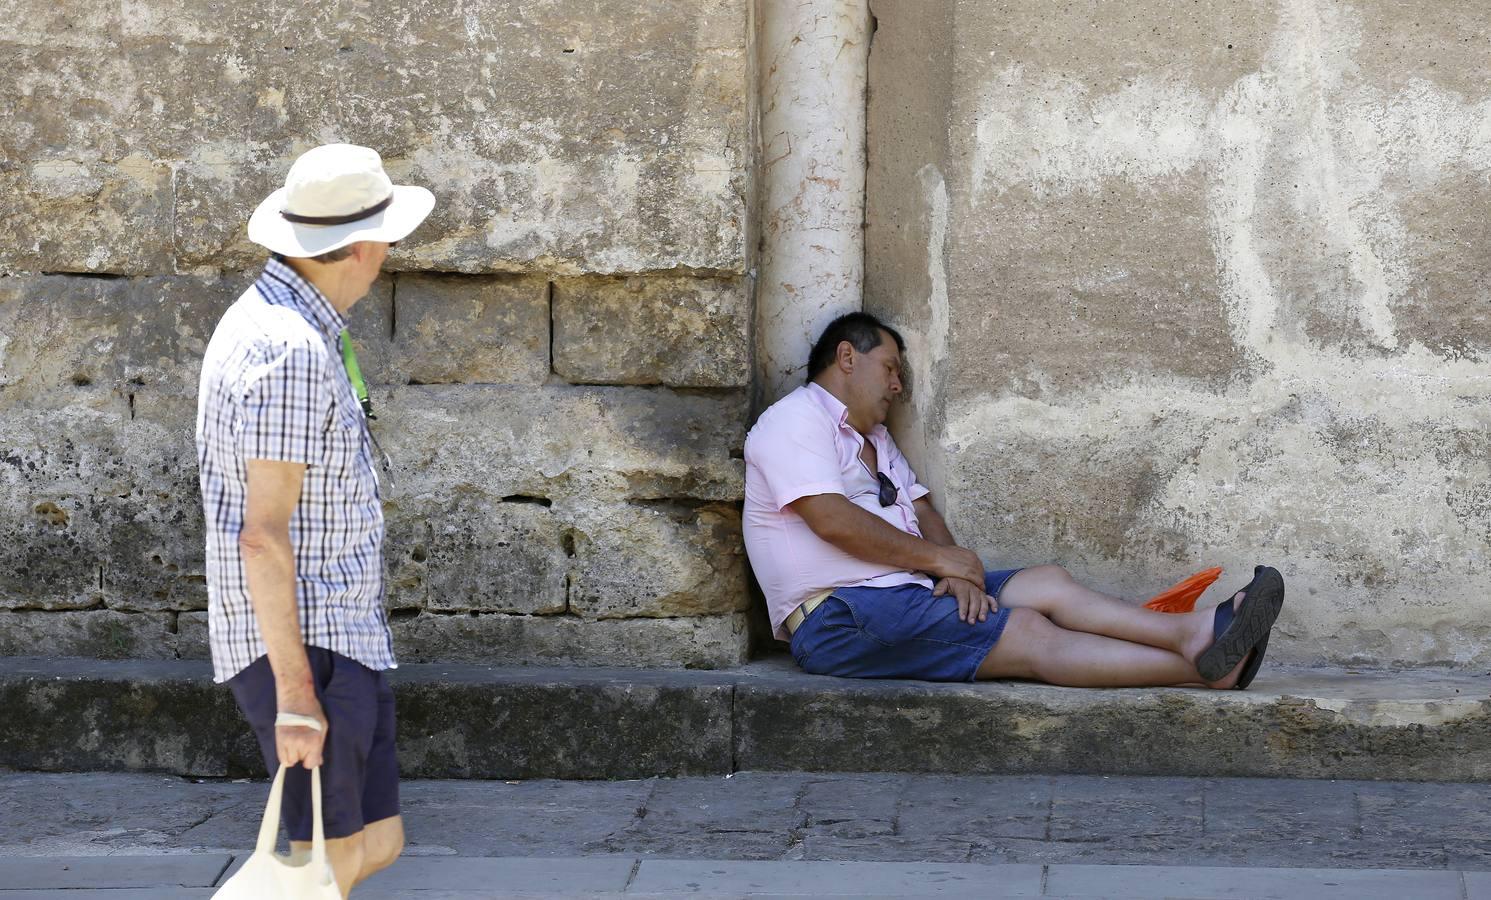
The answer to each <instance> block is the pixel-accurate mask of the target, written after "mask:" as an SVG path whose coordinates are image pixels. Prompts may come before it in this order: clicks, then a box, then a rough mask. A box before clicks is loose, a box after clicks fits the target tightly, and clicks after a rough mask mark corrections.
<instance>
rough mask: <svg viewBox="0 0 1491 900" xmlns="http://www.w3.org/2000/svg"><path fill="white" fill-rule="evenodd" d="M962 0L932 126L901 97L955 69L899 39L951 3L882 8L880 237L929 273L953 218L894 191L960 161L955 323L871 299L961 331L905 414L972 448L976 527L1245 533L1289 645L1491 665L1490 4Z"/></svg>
mask: <svg viewBox="0 0 1491 900" xmlns="http://www.w3.org/2000/svg"><path fill="white" fill-rule="evenodd" d="M938 6H939V7H945V8H946V11H947V17H948V20H947V23H946V26H945V28H944V31H943V34H942V37H943V38H944V39H945V40H946V42H947V45H948V46H949V47H950V48H951V49H950V50H949V51H948V53H949V55H950V57H951V67H950V74H948V75H947V76H946V79H947V84H948V87H947V89H946V95H945V96H946V98H947V99H946V102H945V103H944V104H943V105H942V106H941V107H940V109H939V111H938V113H937V119H938V121H937V123H936V125H937V127H936V128H934V129H929V130H931V131H934V132H936V134H933V135H931V136H921V135H919V134H918V133H917V132H914V131H910V130H908V129H907V127H905V126H904V125H903V124H901V119H900V118H899V117H898V116H897V115H896V112H897V110H898V109H900V108H903V107H904V106H906V105H907V104H908V102H910V99H911V98H914V97H917V96H919V93H918V92H922V93H924V92H925V90H924V88H921V87H919V86H918V84H917V83H913V80H912V79H910V78H908V77H906V72H904V71H903V70H907V71H910V70H911V68H912V67H914V66H919V65H921V66H924V65H925V64H924V63H921V62H918V61H915V60H913V59H912V57H913V55H914V54H912V53H910V52H908V51H907V49H906V48H908V47H911V46H913V45H914V44H915V43H916V42H919V41H927V40H928V38H927V37H926V36H925V34H923V33H922V30H924V22H925V19H926V17H925V16H923V15H922V14H921V12H920V10H921V5H920V4H917V3H911V2H895V0H880V2H875V3H872V9H873V10H874V12H875V14H876V16H877V17H878V21H879V31H878V33H877V36H876V44H875V47H874V50H873V51H872V54H871V69H870V84H871V91H870V96H871V103H870V116H869V121H870V126H869V127H870V134H869V144H870V147H871V151H870V161H871V164H870V171H869V177H868V184H869V187H868V192H867V196H868V206H869V214H868V224H869V230H868V234H869V246H868V249H867V254H868V256H869V257H870V258H875V257H876V256H882V257H884V258H886V259H888V260H891V261H892V262H890V263H886V264H884V265H882V267H881V269H880V270H879V271H881V272H883V271H884V270H885V269H886V268H888V267H889V266H891V265H895V266H899V267H901V268H904V269H907V270H914V271H927V270H928V265H929V259H931V258H932V257H935V256H936V255H937V254H938V253H939V251H938V249H937V246H936V243H935V242H927V241H923V242H919V243H918V242H909V241H905V240H897V239H895V234H896V231H897V227H898V225H897V223H896V222H894V221H892V219H893V216H894V217H897V218H904V217H905V209H906V206H907V203H908V201H907V199H906V198H907V195H908V191H909V188H908V187H906V186H907V185H910V184H914V183H916V182H917V179H918V173H919V172H920V171H921V167H922V166H924V165H927V164H935V165H937V166H938V169H939V171H940V172H941V174H942V176H943V179H944V183H945V184H946V190H947V192H948V197H949V198H950V201H951V202H950V209H951V213H950V218H949V224H948V230H947V235H946V238H945V240H944V241H942V242H941V245H942V246H941V250H940V253H941V256H942V263H941V265H942V266H943V267H945V271H946V272H947V288H946V292H947V313H946V316H947V318H946V320H945V321H946V323H947V324H946V326H944V325H942V324H941V323H940V322H939V321H938V319H937V318H936V317H935V316H934V315H931V314H930V313H929V310H931V309H933V308H935V300H934V299H933V298H934V297H935V296H936V292H935V291H933V290H932V289H931V288H930V287H929V286H926V285H921V286H918V285H908V284H906V283H905V281H904V280H902V281H897V280H895V279H894V278H889V277H880V276H879V275H878V273H877V270H876V269H875V268H870V269H869V276H868V280H867V284H866V298H867V299H866V302H867V306H868V308H870V309H871V310H872V311H876V312H883V313H885V314H887V315H889V316H890V317H891V318H892V319H894V320H895V321H896V322H897V323H898V324H900V325H902V326H904V327H905V328H906V329H907V330H908V331H910V332H913V333H915V334H917V335H918V336H919V337H918V340H919V341H920V342H921V343H922V344H923V345H924V346H926V347H927V348H928V352H930V353H931V354H932V361H933V362H935V361H936V360H937V355H936V352H935V350H932V349H931V348H933V347H934V346H935V344H936V342H935V341H933V340H931V337H930V336H931V335H933V334H937V333H940V332H941V330H942V329H943V328H944V327H945V328H946V333H947V348H948V349H947V359H946V362H945V363H944V364H943V365H942V367H941V369H940V372H938V371H936V370H934V371H933V372H932V373H930V374H933V375H936V374H940V376H941V379H940V383H939V385H938V386H937V388H936V390H937V391H938V392H940V395H941V396H940V400H941V404H940V405H941V413H940V417H939V416H936V415H928V414H927V413H926V412H924V411H921V410H919V409H918V408H917V403H918V401H919V398H918V397H917V396H916V393H917V392H919V391H921V390H922V389H923V388H924V387H925V385H921V384H918V385H917V386H916V390H915V391H914V392H913V399H912V402H911V403H910V404H908V408H907V409H905V410H902V411H901V412H902V415H901V416H900V419H899V421H898V430H899V432H900V433H902V434H904V435H905V436H906V438H905V439H906V442H907V443H908V445H910V446H912V447H919V448H920V450H919V451H918V452H919V455H920V459H916V460H914V461H916V462H918V463H919V464H920V465H922V466H923V467H924V468H927V469H929V470H931V471H941V472H943V473H945V474H944V476H943V477H944V480H945V486H944V488H943V491H942V493H943V498H942V500H943V502H944V503H945V504H946V506H947V508H948V511H949V512H950V521H951V523H952V525H953V527H954V530H955V533H957V534H959V535H960V536H961V537H962V538H963V539H964V540H965V541H967V542H968V543H969V544H971V545H972V546H973V547H975V548H976V549H977V550H979V552H980V553H981V554H982V555H983V557H984V559H985V560H986V562H988V563H989V564H990V565H991V566H1004V565H1024V564H1032V563H1040V562H1047V561H1057V562H1062V563H1064V564H1066V565H1068V566H1069V567H1070V568H1071V569H1072V570H1073V571H1074V572H1075V573H1076V574H1078V575H1079V576H1080V577H1082V578H1083V579H1084V580H1086V581H1088V582H1090V583H1093V584H1095V585H1097V586H1099V587H1101V588H1104V589H1107V590H1110V591H1113V592H1116V593H1118V594H1120V595H1123V596H1127V597H1131V598H1138V597H1143V596H1147V595H1148V594H1149V593H1151V592H1153V591H1154V590H1156V589H1157V588H1160V587H1163V586H1164V585H1166V584H1168V583H1170V582H1172V581H1174V580H1176V579H1178V578H1179V577H1181V576H1182V575H1185V574H1188V573H1189V572H1190V571H1193V570H1195V569H1198V568H1201V567H1204V566H1208V565H1213V564H1216V565H1225V566H1226V567H1227V570H1228V572H1227V575H1226V577H1225V579H1224V581H1223V583H1222V588H1219V589H1217V598H1216V599H1220V596H1221V591H1222V589H1225V588H1227V587H1235V586H1240V585H1241V584H1242V583H1243V582H1245V581H1246V580H1247V579H1248V577H1249V576H1250V573H1251V566H1252V564H1254V563H1255V562H1266V563H1271V564H1273V565H1276V566H1278V567H1279V568H1280V569H1282V570H1283V571H1284V573H1285V575H1286V578H1287V579H1288V583H1289V602H1288V604H1287V605H1286V610H1285V613H1284V616H1283V618H1282V619H1281V621H1280V626H1279V637H1278V638H1277V639H1276V640H1275V642H1274V644H1273V645H1272V651H1273V652H1274V653H1276V654H1278V655H1279V656H1280V657H1281V658H1284V659H1290V660H1294V661H1301V662H1315V661H1332V662H1347V663H1350V662H1384V663H1418V664H1451V665H1461V666H1471V665H1484V664H1485V663H1486V662H1488V661H1491V640H1488V639H1491V626H1488V625H1487V624H1485V623H1484V621H1483V616H1482V614H1481V610H1482V607H1483V603H1482V602H1481V599H1480V598H1481V594H1482V592H1483V590H1484V585H1485V584H1486V582H1487V580H1488V576H1491V570H1488V563H1487V536H1488V521H1491V520H1488V519H1487V515H1488V513H1491V509H1488V507H1487V500H1486V492H1485V491H1484V490H1482V489H1481V488H1480V485H1482V484H1484V483H1485V482H1486V481H1487V477H1488V475H1491V470H1488V463H1487V454H1486V450H1487V449H1488V448H1487V440H1486V438H1485V437H1484V435H1485V433H1486V426H1487V424H1488V420H1491V413H1488V409H1491V360H1488V352H1491V332H1488V331H1487V322H1488V317H1487V306H1486V305H1487V303H1488V302H1491V296H1488V295H1487V292H1486V291H1485V290H1484V289H1483V285H1485V284H1486V281H1487V277H1488V274H1491V259H1488V256H1487V253H1486V246H1485V241H1484V240H1483V235H1484V234H1485V230H1484V226H1483V224H1482V223H1483V221H1484V218H1485V216H1484V210H1485V209H1486V208H1487V201H1488V200H1491V194H1488V192H1491V91H1488V90H1487V89H1486V88H1485V87H1484V85H1485V84H1486V83H1488V82H1491V79H1488V78H1487V76H1488V75H1491V55H1487V53H1486V52H1485V51H1486V50H1487V49H1491V29H1488V27H1487V25H1486V23H1483V22H1479V21H1475V20H1476V19H1477V18H1478V17H1474V16H1467V15H1466V14H1465V13H1464V9H1463V7H1461V6H1459V5H1456V4H1452V3H1447V2H1446V3H1441V2H1429V3H1423V4H1414V5H1412V6H1405V5H1401V4H1355V5H1350V4H1337V3H1323V2H1314V0H1278V2H1268V3H1242V2H1230V0H1203V2H1199V3H1194V4H1185V5H1183V6H1181V5H1174V4H1159V3H1148V2H1139V3H1126V4H1113V3H1101V2H1063V3H1057V4H1046V3H1035V2H1001V3H978V2H952V0H950V2H948V3H946V4H938ZM1441 43H1443V44H1445V45H1446V46H1449V45H1453V47H1454V48H1455V49H1454V50H1452V51H1449V52H1447V53H1446V54H1441V53H1439V52H1437V51H1436V49H1435V48H1436V47H1438V46H1440V45H1441ZM1469 48H1479V52H1476V51H1475V50H1474V49H1469ZM923 127H924V126H923ZM883 145H890V146H896V147H898V148H902V149H898V151H897V152H896V153H895V154H893V155H889V156H879V157H877V154H876V152H875V148H876V147H879V146H883ZM908 145H909V146H912V147H914V148H915V150H914V152H913V151H910V150H907V149H904V147H905V146H908ZM919 190H922V191H923V192H924V194H925V197H926V199H923V200H921V201H919V204H917V205H914V206H913V208H914V209H915V210H916V212H917V214H918V216H919V217H920V218H921V219H922V220H923V221H927V222H934V221H935V215H934V212H935V209H936V205H937V201H936V191H935V189H933V190H927V189H926V187H925V186H922V187H921V188H919ZM882 198H885V199H882ZM893 209H894V210H895V213H894V214H893V213H892V210H893ZM922 227H923V228H925V229H928V230H930V229H931V228H932V226H931V225H928V226H922ZM911 364H912V368H913V370H914V371H915V372H916V373H917V374H918V375H920V374H921V371H922V370H921V369H919V368H917V367H918V366H919V365H926V364H921V363H918V362H917V361H916V360H912V361H911Z"/></svg>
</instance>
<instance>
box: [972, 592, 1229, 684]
mask: <svg viewBox="0 0 1491 900" xmlns="http://www.w3.org/2000/svg"><path fill="white" fill-rule="evenodd" d="M1156 615H1160V614H1159V613H1156ZM1242 666H1243V664H1242V663H1239V664H1238V665H1237V667H1236V668H1235V669H1233V670H1232V671H1231V672H1229V673H1227V677H1226V678H1224V679H1223V680H1221V681H1218V682H1214V683H1212V684H1209V685H1207V686H1208V687H1214V688H1230V687H1232V686H1233V685H1234V684H1236V683H1237V677H1238V674H1239V673H1240V672H1241V671H1242ZM977 677H978V678H980V679H991V678H1028V679H1032V680H1034V681H1044V682H1046V683H1047V684H1059V685H1063V686H1066V687H1166V686H1174V685H1182V684H1202V683H1203V682H1202V680H1201V676H1200V675H1199V674H1198V673H1197V672H1196V666H1195V664H1194V663H1192V662H1191V661H1190V660H1189V659H1187V658H1186V657H1184V656H1182V655H1180V654H1179V653H1175V652H1173V651H1170V650H1163V649H1160V648H1158V647H1152V646H1148V645H1146V644H1138V643H1134V642H1131V641H1124V640H1119V639H1118V638H1111V637H1105V636H1103V635H1097V634H1088V633H1085V632H1081V631H1071V630H1069V629H1066V628H1062V627H1061V626H1060V625H1057V624H1056V623H1054V622H1052V621H1051V620H1050V619H1048V618H1046V617H1045V616H1044V615H1042V614H1041V613H1039V612H1037V611H1036V610H1034V609H1030V608H1019V607H1017V608H1013V609H1011V610H1010V616H1009V621H1008V622H1007V623H1006V624H1005V627H1004V633H1003V634H1002V635H1001V636H1000V638H999V642H998V643H996V644H995V645H994V649H992V650H990V651H989V655H988V656H986V657H984V661H983V662H982V663H981V664H980V665H979V667H978V676H977Z"/></svg>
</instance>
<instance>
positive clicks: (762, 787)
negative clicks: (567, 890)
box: [602, 773, 805, 859]
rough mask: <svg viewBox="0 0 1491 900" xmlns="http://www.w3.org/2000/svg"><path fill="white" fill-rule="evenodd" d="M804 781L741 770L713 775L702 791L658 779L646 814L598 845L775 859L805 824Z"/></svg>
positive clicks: (660, 853) (626, 850) (612, 849)
mask: <svg viewBox="0 0 1491 900" xmlns="http://www.w3.org/2000/svg"><path fill="white" fill-rule="evenodd" d="M804 783H805V779H804V778H803V777H802V776H796V775H759V774H753V773H742V774H739V775H735V776H732V777H729V778H719V779H716V780H715V781H714V783H713V784H712V785H711V787H712V790H709V791H706V792H701V791H699V790H697V787H696V786H694V785H688V784H683V783H680V782H674V781H659V782H657V785H656V788H655V789H654V791H653V793H652V795H651V796H650V797H649V798H648V801H647V807H646V810H647V811H646V815H644V816H642V818H641V820H640V821H638V822H637V823H636V824H634V825H633V826H632V827H631V828H629V829H628V830H627V831H625V832H623V833H621V834H618V835H615V836H614V837H612V838H610V839H608V840H606V841H604V842H603V843H602V846H603V847H604V849H605V850H607V851H608V852H612V853H636V854H642V855H647V856H657V857H670V856H706V857H712V858H720V859H779V858H781V856H782V854H783V852H785V851H786V849H787V848H788V845H789V844H790V842H791V839H792V836H791V832H792V831H793V830H794V829H799V828H801V827H802V825H803V820H804V816H803V814H802V812H801V811H800V810H798V808H797V806H796V801H797V798H798V795H799V794H800V793H801V791H802V789H803V787H804Z"/></svg>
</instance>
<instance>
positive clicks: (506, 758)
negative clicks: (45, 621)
mask: <svg viewBox="0 0 1491 900" xmlns="http://www.w3.org/2000/svg"><path fill="white" fill-rule="evenodd" d="M391 677H392V680H393V682H394V685H395V690H396V691H397V693H398V695H399V719H400V757H401V761H402V764H403V770H404V773H405V775H406V776H407V777H411V778H421V777H423V778H452V777H455V778H636V777H645V776H653V775H658V776H675V775H703V774H725V773H728V772H731V771H737V770H760V771H771V770H777V771H792V770H803V771H819V772H840V771H856V772H865V771H897V772H947V773H959V774H1014V773H1075V772H1081V773H1087V774H1111V775H1175V776H1250V777H1298V778H1352V779H1394V780H1421V781H1491V697H1488V695H1491V678H1487V677H1485V676H1475V675H1465V674H1454V673H1446V672H1442V671H1423V670H1414V671H1397V672H1389V671H1381V672H1357V671H1354V670H1352V671H1348V670H1340V669H1283V668H1277V669H1274V670H1272V671H1270V672H1265V674H1264V676H1263V677H1262V678H1260V679H1259V681H1258V682H1257V683H1256V684H1255V685H1254V689H1253V690H1251V691H1247V692H1241V693H1222V692H1215V693H1213V692H1204V691H1199V690H1197V691H1189V690H1148V689H1135V690H1103V691H1088V690H1076V689H1069V688H1053V687H1048V686H1044V685H1034V684H1020V683H1001V684H980V685H945V684H943V685H938V684H920V683H914V682H902V681H881V682H856V681H845V680H839V679H830V678H819V677H814V676H809V675H804V674H802V673H801V672H798V671H797V670H796V669H795V668H794V667H793V666H792V665H791V663H790V662H788V661H787V660H785V659H781V658H773V659H769V660H765V661H761V662H754V663H751V664H749V665H746V666H743V667H741V668H738V669H733V670H730V671H713V672H707V671H689V670H657V669H572V668H537V667H533V668H499V667H487V666H471V665H441V664H427V665H409V666H404V667H402V668H400V669H398V670H397V671H395V672H394V673H392V676H391ZM0 708H4V709H6V710H7V712H8V714H7V723H6V728H5V729H0V767H10V768H16V769H28V770H45V771H79V770H84V771H86V770H95V769H104V770H122V771H167V772H175V773H179V774H192V775H235V774H247V773H253V772H258V771H259V770H260V768H261V763H260V761H259V759H258V755H257V751H256V749H255V746H254V743H253V741H252V739H251V737H250V736H249V734H248V731H247V729H246V728H245V727H244V726H243V724H242V722H241V721H240V720H239V719H238V715H237V712H236V710H235V709H234V707H233V702H232V699H231V697H230V696H229V694H228V692H227V690H225V689H223V688H221V687H218V686H214V685H213V684H212V682H211V678H210V673H209V669H208V667H207V666H206V664H204V663H198V662H182V661H159V662H156V661H134V660H132V661H124V662H106V661H99V660H84V659H37V658H24V657H12V658H4V659H0Z"/></svg>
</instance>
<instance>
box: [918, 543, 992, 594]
mask: <svg viewBox="0 0 1491 900" xmlns="http://www.w3.org/2000/svg"><path fill="white" fill-rule="evenodd" d="M927 572H928V574H931V575H936V576H937V577H938V578H961V579H962V580H964V581H967V582H971V583H972V584H974V585H982V584H983V583H984V564H983V561H982V560H980V559H979V558H978V554H977V553H974V552H973V551H972V550H965V549H963V548H962V547H957V546H948V547H938V548H937V560H936V565H934V566H933V567H932V568H930V569H928V570H927Z"/></svg>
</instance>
